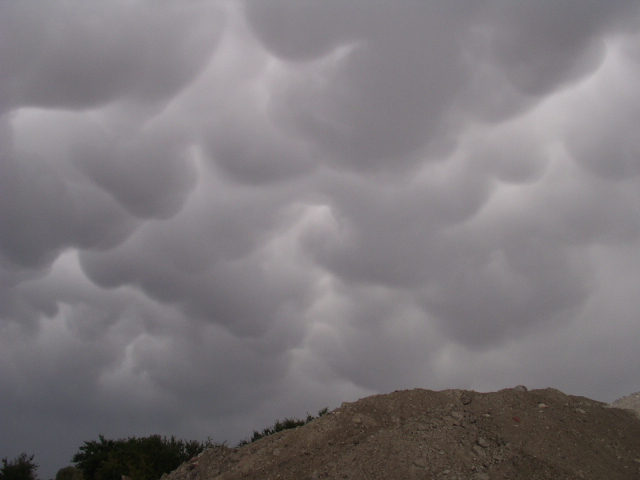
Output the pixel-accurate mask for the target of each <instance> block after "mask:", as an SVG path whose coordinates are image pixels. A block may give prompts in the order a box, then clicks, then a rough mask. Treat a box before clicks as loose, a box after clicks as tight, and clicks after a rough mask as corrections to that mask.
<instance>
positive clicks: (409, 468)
mask: <svg viewBox="0 0 640 480" xmlns="http://www.w3.org/2000/svg"><path fill="white" fill-rule="evenodd" d="M607 407H608V406H607V405H606V404H604V403H601V402H597V401H594V400H590V399H588V398H584V397H575V396H570V395H566V394H564V393H562V392H560V391H559V390H555V389H551V388H547V389H544V390H530V391H527V389H526V388H525V387H522V386H519V387H516V388H512V389H505V390H501V391H499V392H493V393H478V392H473V391H466V390H444V391H440V392H435V391H431V390H423V389H416V390H407V391H398V392H394V393H391V394H387V395H375V396H371V397H367V398H363V399H361V400H358V401H357V402H354V403H344V404H343V405H342V406H341V407H340V408H338V409H336V410H334V411H332V412H330V413H329V414H327V415H324V416H322V417H320V418H318V419H316V420H314V421H312V422H310V423H308V424H307V425H305V426H303V427H299V428H296V429H292V430H286V431H283V432H280V433H278V434H275V435H270V436H268V437H265V438H262V439H261V440H258V441H256V442H254V443H250V444H248V445H245V446H243V447H241V448H228V447H216V448H212V449H209V450H206V451H205V452H203V453H202V454H200V455H199V456H198V457H196V458H193V459H192V460H190V461H189V462H187V463H185V464H183V465H181V466H180V467H179V468H178V469H177V470H176V471H174V472H172V473H171V474H169V475H167V476H165V477H164V478H163V480H214V479H215V480H235V479H250V480H251V479H255V480H258V479H260V480H267V479H281V480H289V479H290V480H307V479H357V480H359V479H362V480H365V479H388V480H394V479H447V480H507V479H508V480H513V479H527V480H543V479H549V480H552V479H553V480H570V479H571V480H573V479H593V480H603V479H612V480H613V479H621V480H629V479H640V418H638V417H637V416H635V415H634V414H633V413H631V412H630V411H629V410H624V409H619V408H607Z"/></svg>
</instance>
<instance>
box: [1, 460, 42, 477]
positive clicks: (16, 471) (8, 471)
mask: <svg viewBox="0 0 640 480" xmlns="http://www.w3.org/2000/svg"><path fill="white" fill-rule="evenodd" d="M37 469H38V464H37V463H34V461H33V455H31V456H28V455H27V454H26V453H21V454H20V455H18V456H17V457H16V458H14V459H13V460H11V461H8V460H7V458H6V457H5V458H3V459H2V468H0V480H36V479H37V478H38V477H37V476H36V470H37Z"/></svg>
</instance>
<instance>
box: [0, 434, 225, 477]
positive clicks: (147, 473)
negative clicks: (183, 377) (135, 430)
mask: <svg viewBox="0 0 640 480" xmlns="http://www.w3.org/2000/svg"><path fill="white" fill-rule="evenodd" d="M213 446H214V445H213V444H212V443H211V442H210V441H209V440H207V441H206V442H198V441H196V440H191V441H185V440H178V439H176V438H175V437H171V438H167V437H161V436H160V435H151V436H149V437H143V438H136V437H130V438H127V439H119V440H108V439H106V438H104V436H103V435H99V436H98V440H97V441H96V440H93V441H90V442H86V441H85V442H84V445H83V446H82V447H80V449H79V451H78V452H77V453H76V454H75V455H74V456H73V459H72V462H73V463H75V464H76V466H77V468H78V470H80V471H81V472H82V476H83V478H84V480H121V478H122V477H123V476H126V477H131V479H132V480H158V479H159V478H160V477H161V476H162V474H164V473H169V472H171V471H173V470H175V469H176V468H178V467H179V466H180V465H181V464H182V463H184V462H186V461H187V460H189V459H191V458H193V457H195V456H196V455H198V454H199V453H200V452H202V451H203V450H204V449H205V448H209V447H213ZM0 480H2V479H0ZM56 480H59V479H56Z"/></svg>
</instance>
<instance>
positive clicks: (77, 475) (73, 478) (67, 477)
mask: <svg viewBox="0 0 640 480" xmlns="http://www.w3.org/2000/svg"><path fill="white" fill-rule="evenodd" d="M55 480H83V477H82V472H81V471H80V470H79V469H77V468H76V467H74V466H72V465H69V466H68V467H63V468H61V469H60V470H58V472H57V473H56V479H55Z"/></svg>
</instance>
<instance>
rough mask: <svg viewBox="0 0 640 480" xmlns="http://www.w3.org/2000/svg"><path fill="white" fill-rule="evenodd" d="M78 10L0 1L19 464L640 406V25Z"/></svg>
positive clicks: (362, 9) (4, 243) (586, 7)
mask: <svg viewBox="0 0 640 480" xmlns="http://www.w3.org/2000/svg"><path fill="white" fill-rule="evenodd" d="M76 7H77V6H76V5H75V4H72V3H67V2H57V1H54V2H49V3H47V4H46V7H43V8H37V9H36V8H34V6H33V4H20V3H8V2H7V3H5V4H2V5H1V6H0V23H1V25H0V31H1V32H2V34H0V35H2V38H3V41H2V42H0V64H2V65H5V68H2V69H1V70H0V77H1V81H0V85H1V86H0V112H1V113H0V115H1V117H0V332H1V335H0V343H1V345H0V384H1V388H2V391H3V392H5V394H3V396H2V397H1V399H0V407H1V408H2V411H5V412H11V415H5V416H3V417H2V419H0V432H2V433H1V434H0V447H1V448H0V449H1V450H2V455H3V456H5V455H6V456H9V457H11V456H12V455H17V454H18V453H20V452H21V451H28V452H31V453H35V454H36V460H38V461H39V462H40V463H41V464H42V471H41V476H43V477H46V478H49V477H53V475H54V474H55V471H56V470H57V469H58V468H61V467H63V466H65V465H67V463H68V462H69V460H70V457H71V456H72V455H73V453H75V451H76V450H77V448H78V447H79V446H80V445H81V444H82V442H83V441H84V440H90V439H93V438H96V437H97V435H98V434H99V433H103V434H105V435H106V436H111V437H122V436H129V435H149V434H152V433H160V434H166V435H172V434H175V435H177V436H181V437H186V438H200V439H204V438H205V437H207V436H211V437H212V438H213V439H215V440H220V441H222V440H225V439H227V440H229V441H231V442H235V441H237V440H239V439H240V438H243V437H246V436H247V435H249V434H250V433H251V430H252V429H254V428H255V429H258V428H260V427H261V426H265V425H267V424H269V422H272V421H273V420H275V419H276V418H278V417H280V418H282V417H283V416H292V415H298V416H303V415H304V414H305V413H306V412H310V413H313V412H314V411H317V410H318V409H320V408H323V407H325V406H330V407H334V406H336V405H337V404H339V403H340V402H341V401H345V400H353V399H356V398H359V397H362V396H365V395H369V394H372V393H378V392H380V393H382V392H388V391H390V390H394V389H404V388H414V387H424V388H431V389H441V388H473V389H477V390H492V389H497V388H504V387H507V386H513V385H515V384H518V383H524V384H527V385H528V386H530V387H547V386H553V387H556V388H560V389H562V390H564V391H566V392H567V393H573V394H579V395H586V396H590V397H592V398H595V399H598V400H603V401H611V400H613V399H614V398H616V397H619V396H622V395H626V394H628V393H631V392H632V391H637V390H638V389H639V388H638V384H640V376H639V374H638V373H637V371H639V370H638V369H637V366H636V365H635V364H634V358H635V350H636V348H637V347H636V346H637V344H638V341H639V340H640V323H638V315H639V313H640V305H639V304H638V302H637V295H636V293H635V290H636V289H637V287H636V286H637V285H638V284H639V283H638V282H639V281H640V279H639V278H638V274H637V272H639V271H640V268H638V267H640V265H639V262H640V251H639V249H638V239H639V233H640V183H639V182H640V147H639V144H638V140H637V138H638V135H637V131H638V126H639V125H640V123H639V119H640V104H639V103H638V100H637V99H638V98H640V97H639V96H638V93H639V92H638V85H640V82H639V81H638V80H640V56H639V55H638V54H637V52H638V51H640V50H639V49H640V33H639V30H638V26H639V25H640V23H639V22H640V10H639V9H638V7H637V5H636V4H635V2H629V1H616V2H607V3H606V4H599V5H595V4H593V3H581V4H574V3H568V4H564V5H563V6H560V5H558V4H557V2H538V3H536V4H535V5H524V4H519V3H517V2H511V1H507V0H505V1H494V0H492V1H489V0H487V1H482V2H473V4H471V3H470V2H464V1H454V2H444V1H433V2H424V3H416V2H400V3H398V2H385V1H381V2H375V3H366V2H351V3H348V4H344V3H343V2H333V1H331V0H327V1H323V2H317V1H313V2H311V1H306V0H305V1H303V0H297V1H282V2H278V3H277V4H273V5H268V4H266V3H265V2H255V1H249V0H247V1H246V2H239V1H229V2H214V1H196V2H189V3H188V4H180V5H177V4H172V3H160V4H156V3H149V2H137V1H133V2H111V3H110V4H109V5H106V4H105V5H103V4H99V3H97V2H90V3H87V4H83V5H82V7H81V8H76ZM61 432H65V434H64V440H61V438H60V433H61ZM52 445H55V447H52Z"/></svg>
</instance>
